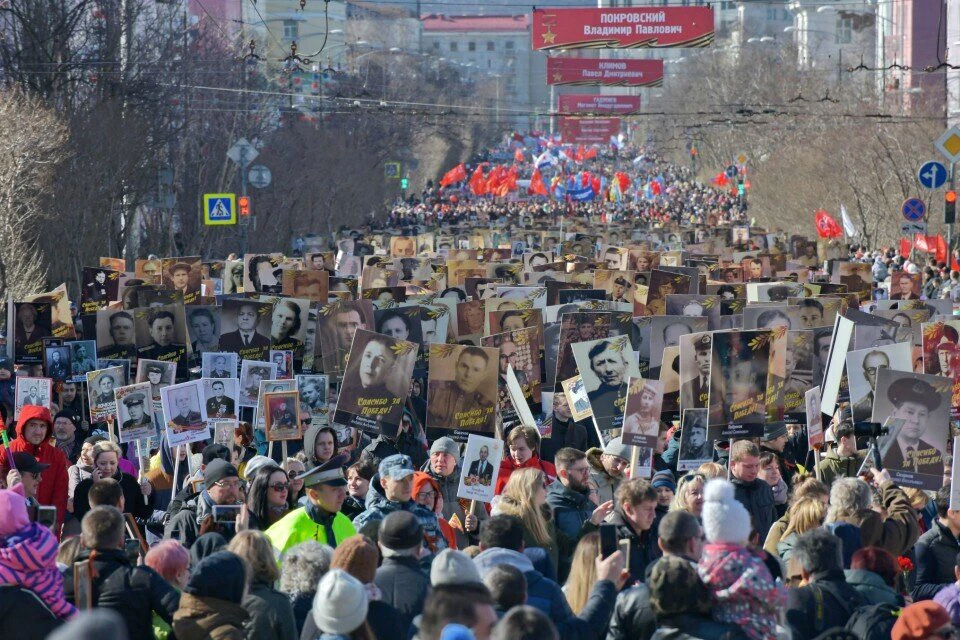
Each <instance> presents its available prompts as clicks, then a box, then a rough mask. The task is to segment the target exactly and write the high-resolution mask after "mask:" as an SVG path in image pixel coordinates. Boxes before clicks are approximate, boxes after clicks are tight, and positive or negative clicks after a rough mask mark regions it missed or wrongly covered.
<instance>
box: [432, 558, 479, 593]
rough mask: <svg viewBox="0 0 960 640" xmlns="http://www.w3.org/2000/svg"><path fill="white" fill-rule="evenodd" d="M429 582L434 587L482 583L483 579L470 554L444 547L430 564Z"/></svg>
mask: <svg viewBox="0 0 960 640" xmlns="http://www.w3.org/2000/svg"><path fill="white" fill-rule="evenodd" d="M430 584H431V585H432V586H434V587H439V586H440V585H443V584H448V585H456V584H483V580H481V579H480V571H479V570H478V569H477V565H475V564H474V563H473V559H472V558H471V557H470V556H468V555H467V554H465V553H464V552H463V551H457V550H456V549H444V550H443V551H441V552H440V553H438V554H437V555H436V557H435V558H434V559H433V562H432V563H431V564H430Z"/></svg>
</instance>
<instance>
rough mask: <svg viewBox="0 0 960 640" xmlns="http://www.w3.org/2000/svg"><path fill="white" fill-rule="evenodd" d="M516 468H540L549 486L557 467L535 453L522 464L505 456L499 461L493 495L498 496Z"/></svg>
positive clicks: (555, 477)
mask: <svg viewBox="0 0 960 640" xmlns="http://www.w3.org/2000/svg"><path fill="white" fill-rule="evenodd" d="M517 469H540V471H543V473H544V475H546V476H547V486H550V484H551V483H553V481H554V480H556V479H557V468H556V467H555V466H553V464H552V463H550V462H546V461H544V460H541V459H540V456H536V455H535V456H533V457H532V458H530V459H529V460H527V461H526V462H524V463H523V464H517V463H515V462H514V461H513V458H511V457H510V456H507V457H505V458H504V459H503V460H502V461H501V462H500V475H499V476H497V486H496V488H495V490H494V495H497V496H498V495H500V494H501V493H503V488H504V487H505V486H507V480H509V479H510V474H511V473H513V472H514V471H516V470H517Z"/></svg>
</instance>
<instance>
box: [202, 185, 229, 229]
mask: <svg viewBox="0 0 960 640" xmlns="http://www.w3.org/2000/svg"><path fill="white" fill-rule="evenodd" d="M203 224H206V225H218V224H237V197H236V195H235V194H232V193H205V194H203Z"/></svg>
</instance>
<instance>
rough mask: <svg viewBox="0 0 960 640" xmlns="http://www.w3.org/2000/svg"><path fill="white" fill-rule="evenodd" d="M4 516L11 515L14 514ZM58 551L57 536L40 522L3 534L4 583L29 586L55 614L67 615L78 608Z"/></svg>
mask: <svg viewBox="0 0 960 640" xmlns="http://www.w3.org/2000/svg"><path fill="white" fill-rule="evenodd" d="M0 517H3V518H9V517H10V514H9V513H4V514H3V515H2V516H0ZM57 551H58V545H57V539H56V537H54V535H53V533H51V531H50V530H49V529H47V528H46V527H45V526H43V525H40V524H37V523H36V522H30V523H28V524H27V525H26V526H25V527H23V528H21V529H20V530H19V531H17V532H16V533H13V534H10V535H7V536H4V537H2V538H0V584H11V585H20V586H22V587H24V588H26V589H29V590H30V591H32V592H33V593H35V594H36V595H37V597H38V598H40V600H41V601H42V602H43V604H44V606H45V607H46V608H47V609H49V610H50V612H51V613H52V614H53V615H54V616H56V617H57V618H61V619H63V618H69V617H71V616H73V614H75V613H76V609H75V608H74V607H73V605H72V604H70V603H69V602H67V600H66V597H65V596H64V592H63V576H62V575H61V574H60V571H59V569H57ZM0 637H3V636H0Z"/></svg>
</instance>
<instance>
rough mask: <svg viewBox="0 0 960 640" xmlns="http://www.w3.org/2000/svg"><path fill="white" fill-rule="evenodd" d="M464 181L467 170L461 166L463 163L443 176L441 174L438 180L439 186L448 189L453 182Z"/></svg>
mask: <svg viewBox="0 0 960 640" xmlns="http://www.w3.org/2000/svg"><path fill="white" fill-rule="evenodd" d="M466 179H467V168H466V167H465V166H463V163H462V162H461V163H460V164H458V165H457V166H455V167H454V168H453V169H450V171H447V172H446V173H445V174H443V177H442V178H440V186H441V187H448V186H450V185H451V184H453V183H454V182H463V181H464V180H466Z"/></svg>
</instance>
